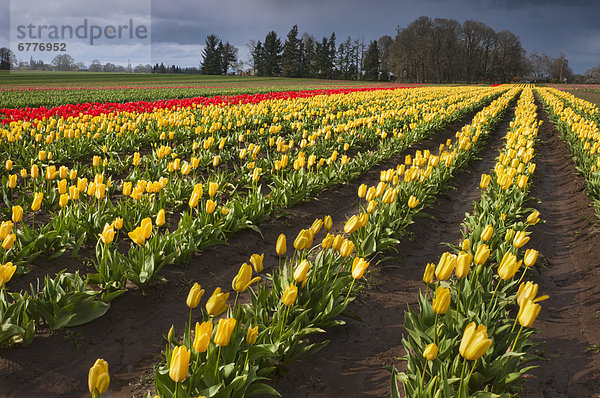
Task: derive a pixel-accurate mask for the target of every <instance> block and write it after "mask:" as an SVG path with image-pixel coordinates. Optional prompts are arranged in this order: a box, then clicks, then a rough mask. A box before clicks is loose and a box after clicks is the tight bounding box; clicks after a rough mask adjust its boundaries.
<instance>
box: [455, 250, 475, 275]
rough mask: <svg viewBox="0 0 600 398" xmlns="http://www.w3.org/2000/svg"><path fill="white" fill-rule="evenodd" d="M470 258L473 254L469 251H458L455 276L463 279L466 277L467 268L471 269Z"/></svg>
mask: <svg viewBox="0 0 600 398" xmlns="http://www.w3.org/2000/svg"><path fill="white" fill-rule="evenodd" d="M472 259H473V255H471V253H466V252H460V254H459V255H458V257H457V258H456V269H455V270H454V273H455V274H456V277H457V278H459V279H463V278H466V277H467V275H468V274H469V270H470V269H471V260H472Z"/></svg>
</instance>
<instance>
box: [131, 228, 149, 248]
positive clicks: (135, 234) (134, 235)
mask: <svg viewBox="0 0 600 398" xmlns="http://www.w3.org/2000/svg"><path fill="white" fill-rule="evenodd" d="M128 235H129V238H130V239H131V240H132V241H133V242H134V243H135V244H137V245H139V246H142V245H143V244H144V243H146V237H145V235H144V231H143V230H142V228H141V227H137V228H136V229H134V230H133V231H131V232H129V233H128Z"/></svg>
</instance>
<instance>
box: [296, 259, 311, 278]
mask: <svg viewBox="0 0 600 398" xmlns="http://www.w3.org/2000/svg"><path fill="white" fill-rule="evenodd" d="M309 269H310V263H309V262H308V261H307V260H302V261H301V262H300V264H298V265H297V266H296V269H295V270H294V280H295V281H296V282H304V281H305V280H306V275H307V274H308V270H309Z"/></svg>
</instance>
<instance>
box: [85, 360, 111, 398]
mask: <svg viewBox="0 0 600 398" xmlns="http://www.w3.org/2000/svg"><path fill="white" fill-rule="evenodd" d="M109 384H110V375H109V374H108V363H107V362H106V361H105V360H104V359H102V358H99V359H97V360H96V362H95V363H94V366H92V367H91V368H90V371H89V373H88V388H89V390H90V392H91V393H92V395H93V394H94V390H98V394H99V395H102V394H104V392H106V390H108V386H109Z"/></svg>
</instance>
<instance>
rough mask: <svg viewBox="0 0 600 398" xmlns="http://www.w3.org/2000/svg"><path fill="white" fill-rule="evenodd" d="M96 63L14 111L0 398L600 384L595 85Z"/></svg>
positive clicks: (530, 393) (538, 390)
mask: <svg viewBox="0 0 600 398" xmlns="http://www.w3.org/2000/svg"><path fill="white" fill-rule="evenodd" d="M178 78H179V77H178ZM15 79H16V80H15V81H13V82H11V83H9V84H7V87H8V86H10V87H11V88H17V87H23V88H24V87H28V88H32V87H36V85H41V84H40V83H39V82H38V83H36V79H37V77H36V76H35V75H31V76H26V75H25V74H23V75H22V76H17V77H16V78H15ZM93 79H94V77H91V78H90V80H85V79H84V80H82V81H75V80H73V81H72V82H71V81H69V79H68V78H67V79H65V80H64V81H63V82H62V83H58V82H57V85H56V88H60V90H56V92H58V93H62V92H63V90H65V87H71V88H76V89H73V90H66V92H69V91H72V92H73V96H72V97H61V98H60V99H59V100H58V102H57V103H56V104H55V105H64V104H69V101H70V100H72V99H73V100H77V102H74V103H73V104H74V105H67V106H65V107H61V108H57V109H56V110H52V109H27V110H24V109H16V110H15V109H12V110H11V109H3V110H1V111H0V113H2V115H3V118H4V123H3V124H2V125H0V153H2V159H3V162H2V164H3V166H4V167H3V169H4V170H3V172H2V175H1V184H2V185H1V188H0V192H1V195H2V199H3V200H2V204H0V222H1V223H2V224H1V227H0V240H1V241H2V248H1V249H0V264H2V267H1V268H0V271H1V272H2V273H1V274H0V276H1V277H2V278H1V279H0V282H1V283H2V284H1V285H0V286H1V287H2V290H1V293H0V322H2V325H3V326H2V329H1V331H0V344H1V345H2V346H1V347H0V350H1V352H2V355H0V396H15V397H18V396H42V395H43V396H82V397H83V396H88V395H89V392H88V371H89V370H90V367H91V366H92V365H93V364H94V362H95V361H96V359H97V358H103V359H104V360H106V361H107V362H108V369H109V373H110V386H109V387H108V389H109V392H110V393H112V396H113V397H129V396H145V395H146V394H151V395H149V396H154V394H155V393H156V394H158V395H159V396H164V397H171V396H179V397H183V396H198V395H202V396H214V397H229V396H232V397H234V396H239V397H242V396H251V395H257V396H267V395H269V394H275V393H276V391H277V392H278V393H279V394H281V396H284V397H332V396H337V395H340V394H344V396H351V397H365V396H370V397H383V396H391V397H396V396H411V397H418V396H423V397H425V396H433V395H434V394H435V393H436V392H437V391H439V394H440V395H439V396H442V397H446V396H447V397H451V396H461V397H462V396H471V395H474V394H484V393H490V394H488V395H481V396H496V395H492V394H491V393H493V394H499V395H502V394H508V393H520V394H521V396H524V397H544V396H581V397H588V396H589V397H592V396H596V395H597V394H600V387H599V386H600V373H599V372H598V351H599V349H598V347H599V346H598V345H599V344H600V332H599V331H598V330H599V329H598V325H599V324H600V315H599V314H600V302H599V301H598V300H597V297H598V294H599V293H600V287H599V286H600V283H599V282H600V281H599V279H600V270H599V269H598V268H597V258H598V256H599V255H600V252H599V251H600V245H598V243H600V242H598V240H599V239H600V237H599V235H598V225H599V224H598V216H597V215H598V214H600V210H598V209H600V180H598V173H599V171H598V170H597V169H598V167H600V161H598V153H599V152H598V151H600V142H599V141H600V137H599V135H598V134H599V133H598V123H600V112H599V111H598V107H597V106H596V105H594V104H593V102H595V101H593V98H594V97H593V96H594V95H596V92H593V91H592V92H589V91H580V90H573V91H571V92H573V93H575V94H576V95H577V97H574V96H573V95H572V94H570V93H569V92H567V91H560V90H556V89H553V88H534V87H533V86H524V85H503V86H495V87H486V86H456V87H444V86H430V87H404V86H402V87H399V86H401V85H393V84H380V85H372V84H369V85H366V84H354V83H353V82H333V83H332V82H330V81H318V80H315V81H311V80H304V81H291V79H276V80H269V81H268V83H266V82H264V81H262V80H261V79H248V80H242V79H241V78H240V80H239V83H238V81H235V82H234V80H233V79H223V80H221V79H210V83H208V82H207V83H206V86H210V87H209V88H206V87H194V88H185V89H180V88H179V87H182V86H184V85H186V86H187V85H189V86H194V85H196V84H200V83H201V81H204V80H194V79H192V78H191V77H190V79H189V80H187V76H183V77H182V79H183V80H175V79H173V80H171V78H170V77H169V78H165V79H164V80H160V81H153V82H152V87H165V90H175V92H178V93H179V94H174V95H170V94H169V93H171V94H173V92H171V91H169V92H167V91H165V92H161V91H160V90H161V89H159V90H158V91H157V90H155V89H148V92H149V93H153V94H151V95H157V96H158V95H161V96H163V97H161V98H160V99H161V100H166V99H172V101H159V102H149V103H144V104H142V105H140V104H128V103H124V102H125V101H126V100H127V99H130V100H136V101H137V100H138V99H139V100H145V101H152V100H158V99H159V98H154V97H152V98H151V97H148V98H144V97H142V98H133V97H132V96H136V95H138V94H139V92H138V90H146V89H142V88H136V89H119V88H114V87H119V85H120V84H123V85H127V86H128V87H133V86H136V87H145V85H146V84H147V82H148V81H145V80H143V79H142V78H141V77H140V79H139V80H138V79H137V78H136V79H134V81H127V80H122V81H120V80H119V77H117V78H116V79H115V86H109V87H110V88H106V87H107V84H106V83H105V80H102V79H99V80H98V81H95V80H93ZM123 79H125V78H124V77H123ZM57 80H58V78H57ZM61 80H62V79H61ZM207 81H208V79H207ZM71 84H72V86H69V85H71ZM179 84H181V86H178V85H179ZM202 84H204V83H202ZM221 84H223V87H226V88H225V90H227V91H224V92H223V91H218V90H221V89H223V87H220V86H219V85H221ZM44 87H48V88H50V87H53V83H50V84H44ZM89 87H95V88H94V89H91V90H80V89H79V88H89ZM98 87H104V88H103V89H100V88H98ZM96 88H98V89H96ZM178 90H179V91H178ZM195 90H200V91H195ZM201 90H208V91H201ZM211 90H215V91H211ZM274 90H275V91H276V92H273V91H274ZM292 90H293V91H292ZM298 90H303V91H298ZM38 91H39V92H40V93H41V94H40V93H38V94H39V96H38V97H36V98H37V101H39V102H40V103H42V102H44V101H46V103H48V104H50V102H52V101H55V100H53V99H51V96H49V95H48V94H47V93H50V92H54V91H51V90H46V91H44V90H38ZM32 92H36V90H30V91H16V90H5V91H2V93H0V95H5V96H6V98H7V99H8V101H9V102H10V101H12V100H13V99H14V101H15V103H18V101H19V100H20V99H17V97H19V96H21V95H22V93H32ZM80 92H85V93H86V94H85V95H86V96H91V97H90V98H92V97H93V98H98V99H103V98H105V97H104V96H105V95H107V94H106V93H112V92H119V93H121V92H123V93H124V94H122V96H121V97H119V100H115V101H114V102H118V103H117V104H108V105H102V104H98V105H93V106H91V105H90V106H88V105H87V104H85V103H81V102H82V101H81V100H80V99H81V98H84V97H81V96H80V94H77V93H80ZM134 92H135V93H134ZM272 92H273V93H272ZM136 93H137V94H136ZM196 93H199V94H198V95H196ZM38 94H36V95H38ZM214 94H217V95H228V97H226V98H223V99H218V100H211V99H210V98H208V99H193V97H197V96H210V95H214ZM27 95H29V94H27ZM69 95H71V94H69ZM119 95H121V94H119ZM142 95H146V94H142ZM165 95H170V96H169V97H164V96H165ZM179 95H181V96H179ZM94 96H95V97H94ZM32 98H33V97H32ZM85 98H88V97H85ZM188 98H192V99H188ZM585 100H588V101H590V100H591V101H592V103H590V102H587V101H585ZM102 101H104V100H102ZM102 101H98V102H102ZM109 101H111V102H113V101H112V100H109ZM3 103H4V102H3ZM5 108H12V107H8V106H6V107H5ZM16 108H20V107H16ZM32 108H35V106H32ZM595 209H596V211H595ZM282 236H283V238H282ZM428 264H431V265H428ZM195 283H198V284H200V285H201V287H200V286H196V285H195ZM200 289H203V290H202V291H200ZM221 289H222V292H223V293H225V294H223V293H220V291H221ZM546 295H547V296H546ZM209 297H210V299H209ZM198 303H199V304H198ZM186 304H187V305H186ZM408 308H410V309H408ZM407 311H408V312H407ZM538 313H539V315H538ZM190 321H191V322H190ZM196 322H198V323H196ZM473 322H474V323H473ZM478 325H483V326H479V327H478ZM474 336H475V337H474ZM488 337H489V338H490V339H489V340H488ZM432 344H433V345H432ZM65 358H69V360H68V361H65ZM565 358H569V366H568V368H567V369H565ZM532 365H533V366H532ZM96 371H97V372H100V373H102V365H100V366H99V367H98V368H97V369H96ZM94 380H96V379H94ZM96 386H97V387H98V388H99V390H101V392H104V390H105V389H106V388H105V387H107V386H106V385H105V384H103V382H100V381H97V380H96ZM107 395H108V393H107Z"/></svg>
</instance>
